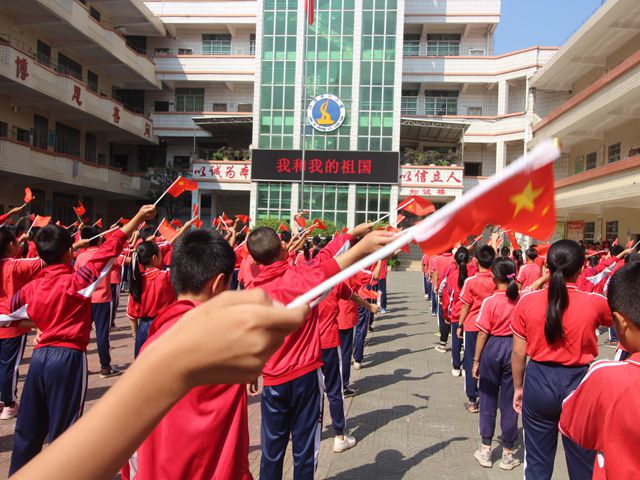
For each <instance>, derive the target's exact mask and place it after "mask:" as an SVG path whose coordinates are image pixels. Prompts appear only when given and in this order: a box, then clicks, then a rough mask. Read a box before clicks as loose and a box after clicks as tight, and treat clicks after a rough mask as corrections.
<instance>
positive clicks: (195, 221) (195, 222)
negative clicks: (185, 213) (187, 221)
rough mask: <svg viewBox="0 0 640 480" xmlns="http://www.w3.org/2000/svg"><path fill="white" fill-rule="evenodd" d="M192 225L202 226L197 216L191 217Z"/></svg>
mask: <svg viewBox="0 0 640 480" xmlns="http://www.w3.org/2000/svg"><path fill="white" fill-rule="evenodd" d="M193 226H194V227H196V228H200V227H202V220H200V219H199V218H194V219H193Z"/></svg>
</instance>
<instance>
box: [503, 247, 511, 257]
mask: <svg viewBox="0 0 640 480" xmlns="http://www.w3.org/2000/svg"><path fill="white" fill-rule="evenodd" d="M509 255H511V249H510V248H509V247H502V248H501V249H500V256H501V257H503V258H507V257H509Z"/></svg>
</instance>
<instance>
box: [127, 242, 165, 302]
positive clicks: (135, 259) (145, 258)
mask: <svg viewBox="0 0 640 480" xmlns="http://www.w3.org/2000/svg"><path fill="white" fill-rule="evenodd" d="M154 255H160V249H159V248H158V245H157V244H156V243H155V242H142V243H141V244H140V245H138V248H136V251H135V252H133V255H132V256H131V286H130V292H131V297H132V298H133V300H134V301H136V302H140V301H141V300H142V292H143V290H144V285H143V284H142V269H141V268H140V266H141V265H142V266H143V267H146V266H148V265H149V264H150V263H151V259H152V258H153V257H154Z"/></svg>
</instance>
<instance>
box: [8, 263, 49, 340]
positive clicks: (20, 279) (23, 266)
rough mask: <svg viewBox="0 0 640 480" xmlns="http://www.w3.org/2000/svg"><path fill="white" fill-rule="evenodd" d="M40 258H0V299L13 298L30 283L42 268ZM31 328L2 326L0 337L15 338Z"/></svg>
mask: <svg viewBox="0 0 640 480" xmlns="http://www.w3.org/2000/svg"><path fill="white" fill-rule="evenodd" d="M42 266H43V262H42V260H41V259H39V258H3V259H2V260H0V301H2V300H5V299H7V298H11V297H12V296H13V295H14V294H15V293H16V292H17V291H18V290H20V289H21V288H22V287H24V286H25V285H26V284H27V283H29V282H30V281H31V280H33V278H34V277H35V276H36V274H37V273H38V272H39V271H40V270H41V269H42ZM29 330H31V329H30V328H20V327H5V328H0V338H15V337H19V336H21V335H24V334H25V333H27V332H28V331H29Z"/></svg>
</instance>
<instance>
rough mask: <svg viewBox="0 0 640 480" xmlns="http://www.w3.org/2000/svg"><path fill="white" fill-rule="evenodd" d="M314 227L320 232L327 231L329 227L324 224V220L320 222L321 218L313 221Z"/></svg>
mask: <svg viewBox="0 0 640 480" xmlns="http://www.w3.org/2000/svg"><path fill="white" fill-rule="evenodd" d="M312 225H313V226H314V227H316V228H317V229H319V230H326V229H327V226H326V225H325V224H324V222H323V221H322V220H320V219H319V218H316V219H315V220H314V221H313V223H312Z"/></svg>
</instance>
